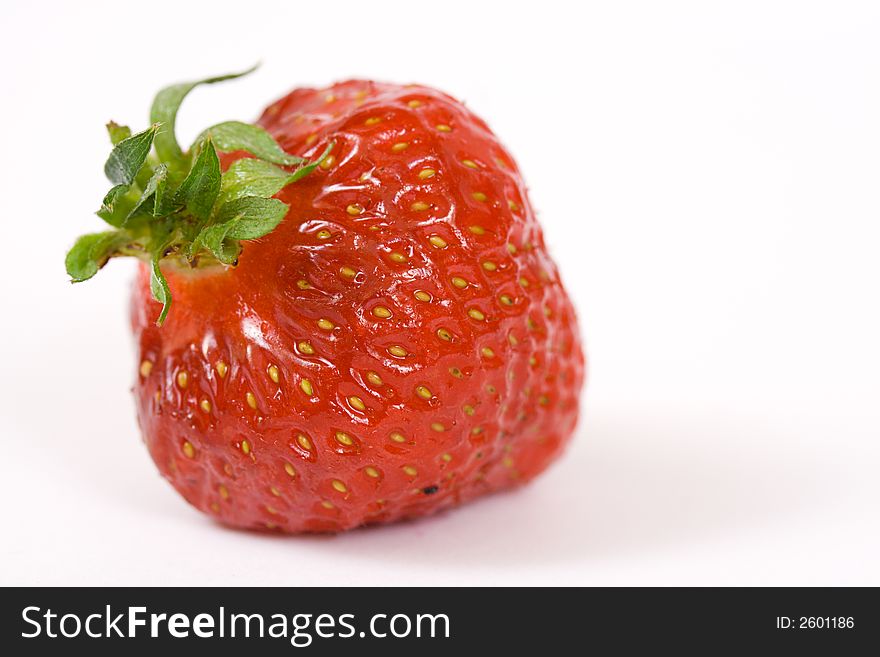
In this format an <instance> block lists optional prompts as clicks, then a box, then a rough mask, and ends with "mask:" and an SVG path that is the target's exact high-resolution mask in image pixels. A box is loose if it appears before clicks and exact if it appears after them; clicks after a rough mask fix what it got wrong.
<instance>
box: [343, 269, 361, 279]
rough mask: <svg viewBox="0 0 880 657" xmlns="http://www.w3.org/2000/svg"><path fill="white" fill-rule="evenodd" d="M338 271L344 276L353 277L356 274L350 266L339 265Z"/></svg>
mask: <svg viewBox="0 0 880 657" xmlns="http://www.w3.org/2000/svg"><path fill="white" fill-rule="evenodd" d="M339 273H340V274H342V276H344V277H345V278H354V277H355V276H357V272H356V271H355V270H354V269H352V268H351V267H340V268H339Z"/></svg>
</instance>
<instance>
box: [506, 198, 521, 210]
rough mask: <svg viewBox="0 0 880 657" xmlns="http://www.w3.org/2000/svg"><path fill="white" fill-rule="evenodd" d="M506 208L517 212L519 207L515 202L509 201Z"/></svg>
mask: <svg viewBox="0 0 880 657" xmlns="http://www.w3.org/2000/svg"><path fill="white" fill-rule="evenodd" d="M507 207H508V208H510V209H511V210H513V211H514V212H516V211H517V210H519V206H518V205H517V204H516V202H514V201H511V200H508V201H507Z"/></svg>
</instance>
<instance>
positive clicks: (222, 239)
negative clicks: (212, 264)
mask: <svg viewBox="0 0 880 657" xmlns="http://www.w3.org/2000/svg"><path fill="white" fill-rule="evenodd" d="M229 228H230V226H229V225H228V224H220V225H215V226H208V227H207V228H205V229H204V230H202V232H201V233H199V235H198V237H197V238H196V240H195V242H194V244H196V245H198V247H204V248H206V249H208V250H209V251H210V252H211V253H212V254H213V255H214V257H215V258H217V260H219V261H220V262H222V263H223V264H224V265H231V264H234V263H235V260H236V258H238V253H239V251H240V250H241V247H240V246H239V245H238V242H236V241H235V240H229V239H227V238H226V235H227V233H228V232H229Z"/></svg>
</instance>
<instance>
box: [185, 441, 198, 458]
mask: <svg viewBox="0 0 880 657" xmlns="http://www.w3.org/2000/svg"><path fill="white" fill-rule="evenodd" d="M183 455H184V456H186V458H188V459H191V458H192V457H194V456H195V455H196V448H195V447H193V446H192V443H191V442H189V441H188V440H184V441H183Z"/></svg>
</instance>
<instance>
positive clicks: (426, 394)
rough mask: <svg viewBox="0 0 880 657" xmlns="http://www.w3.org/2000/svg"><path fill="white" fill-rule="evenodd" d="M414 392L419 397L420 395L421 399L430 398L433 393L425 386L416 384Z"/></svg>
mask: <svg viewBox="0 0 880 657" xmlns="http://www.w3.org/2000/svg"><path fill="white" fill-rule="evenodd" d="M416 394H417V395H418V396H419V397H421V398H422V399H430V398H431V397H433V396H434V395H433V394H432V393H431V391H430V390H428V388H426V387H425V386H418V387H417V388H416Z"/></svg>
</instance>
